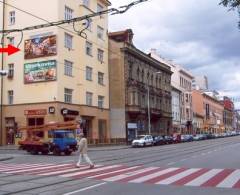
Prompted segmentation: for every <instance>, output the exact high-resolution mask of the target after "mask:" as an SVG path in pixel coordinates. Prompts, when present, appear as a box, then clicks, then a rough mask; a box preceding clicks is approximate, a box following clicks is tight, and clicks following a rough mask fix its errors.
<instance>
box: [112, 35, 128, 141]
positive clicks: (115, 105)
mask: <svg viewBox="0 0 240 195" xmlns="http://www.w3.org/2000/svg"><path fill="white" fill-rule="evenodd" d="M121 46H122V44H120V43H116V42H115V41H113V40H111V39H109V49H110V52H109V75H110V76H109V79H110V82H109V91H110V121H111V138H126V122H125V120H126V116H125V101H126V100H125V80H124V73H125V69H124V55H123V53H122V52H120V48H121Z"/></svg>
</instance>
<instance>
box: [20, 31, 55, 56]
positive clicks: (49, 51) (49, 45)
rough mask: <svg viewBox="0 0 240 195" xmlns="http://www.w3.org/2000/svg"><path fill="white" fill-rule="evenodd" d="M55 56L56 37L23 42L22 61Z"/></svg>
mask: <svg viewBox="0 0 240 195" xmlns="http://www.w3.org/2000/svg"><path fill="white" fill-rule="evenodd" d="M54 55H57V37H56V35H51V36H45V37H37V38H33V39H29V40H26V41H25V42H24V59H34V58H40V57H47V56H54Z"/></svg>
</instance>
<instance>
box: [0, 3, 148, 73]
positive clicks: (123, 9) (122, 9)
mask: <svg viewBox="0 0 240 195" xmlns="http://www.w3.org/2000/svg"><path fill="white" fill-rule="evenodd" d="M146 1H148V0H139V1H134V2H132V3H130V4H128V5H124V6H120V7H119V9H116V8H111V9H108V10H104V11H102V12H96V13H93V14H90V15H86V16H82V17H78V18H73V19H71V21H72V20H76V19H77V20H79V21H81V20H80V18H84V19H82V20H85V19H86V18H88V19H89V18H92V17H96V16H101V15H104V14H107V13H110V11H112V13H111V15H116V14H123V13H125V12H126V11H128V10H129V9H130V8H131V7H132V6H134V5H137V4H139V3H142V2H146ZM0 3H3V4H5V5H7V6H9V7H12V8H14V9H16V10H18V11H20V12H23V13H25V14H27V15H30V16H32V17H34V18H37V19H39V20H42V21H45V22H47V23H48V24H45V25H48V26H47V27H54V26H56V27H58V28H60V29H63V30H66V31H68V32H70V33H72V34H75V35H79V34H78V33H76V32H74V31H71V30H69V29H67V28H64V27H62V26H60V25H62V24H70V23H71V22H69V21H70V20H61V21H59V22H63V21H65V22H64V23H61V24H59V25H51V24H53V22H49V21H48V20H46V19H44V18H41V17H39V16H37V15H35V14H33V13H31V12H29V11H26V10H23V9H20V8H18V7H16V6H14V5H12V4H9V3H6V2H5V3H4V2H3V1H2V0H0ZM55 23H57V22H55ZM72 23H73V22H72ZM37 26H38V28H36V29H43V28H45V27H43V25H37ZM33 27H34V26H32V27H31V28H33ZM40 27H41V28H40ZM29 28H30V27H27V28H24V29H12V30H6V31H0V33H3V32H4V33H7V34H10V33H13V32H21V35H15V37H18V36H22V33H23V30H24V31H30V30H31V29H29ZM33 29H35V28H33ZM33 29H32V30H33ZM22 39H23V37H21V41H22ZM91 43H93V44H95V45H97V46H101V47H103V46H102V45H100V44H98V43H96V42H94V41H91ZM20 44H21V42H20V43H19V44H18V47H19V45H20ZM103 48H104V49H106V50H107V51H109V52H111V53H114V54H115V55H118V54H117V53H116V52H114V51H112V50H110V49H109V48H106V47H103ZM45 59H47V58H45ZM57 62H58V63H60V64H64V62H60V61H57ZM73 68H75V69H78V70H81V71H85V72H86V70H83V69H81V68H79V67H73Z"/></svg>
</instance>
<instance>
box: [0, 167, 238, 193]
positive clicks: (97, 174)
mask: <svg viewBox="0 0 240 195" xmlns="http://www.w3.org/2000/svg"><path fill="white" fill-rule="evenodd" d="M0 173H5V174H10V175H15V174H16V175H19V174H20V175H38V176H43V177H44V176H46V177H47V176H59V177H65V178H76V179H80V178H89V179H95V180H102V181H105V182H121V183H132V184H154V185H175V186H193V187H216V188H235V189H240V169H207V168H181V167H165V168H163V167H144V166H140V165H139V166H131V167H129V166H126V165H96V166H95V168H94V169H89V166H87V165H81V166H80V168H76V167H75V164H44V163H39V164H7V163H0Z"/></svg>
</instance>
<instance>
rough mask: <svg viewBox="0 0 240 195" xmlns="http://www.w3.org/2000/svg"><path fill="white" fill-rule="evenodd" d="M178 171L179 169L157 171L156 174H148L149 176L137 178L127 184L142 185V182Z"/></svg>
mask: <svg viewBox="0 0 240 195" xmlns="http://www.w3.org/2000/svg"><path fill="white" fill-rule="evenodd" d="M178 169H179V168H168V169H164V170H161V171H158V172H156V173H152V174H150V175H146V176H143V177H140V178H138V179H134V180H131V181H129V183H142V182H145V181H148V180H151V179H153V178H156V177H159V176H162V175H164V174H167V173H170V172H172V171H175V170H178Z"/></svg>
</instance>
